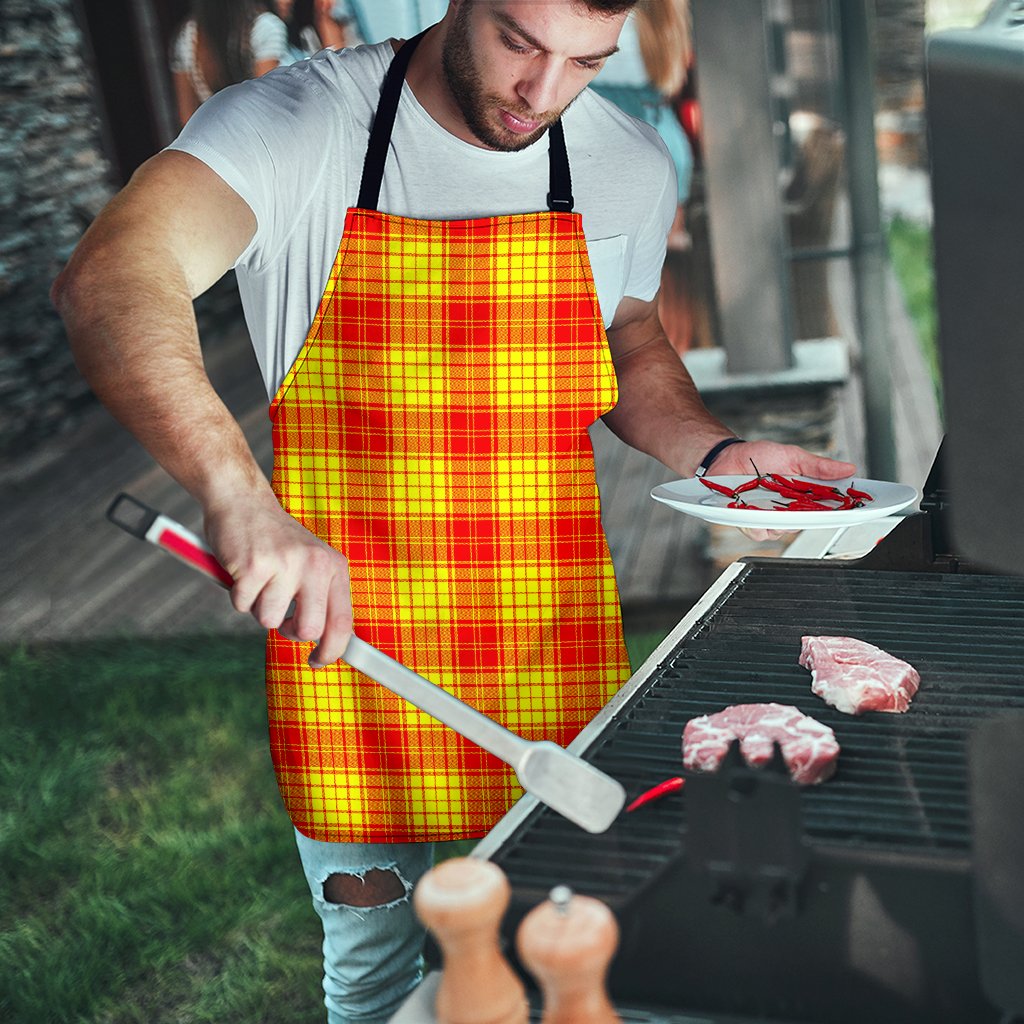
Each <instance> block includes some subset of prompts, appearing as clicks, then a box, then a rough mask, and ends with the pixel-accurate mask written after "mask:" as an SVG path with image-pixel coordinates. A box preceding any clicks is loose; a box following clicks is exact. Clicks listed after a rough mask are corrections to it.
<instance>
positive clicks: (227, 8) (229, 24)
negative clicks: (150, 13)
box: [171, 0, 288, 124]
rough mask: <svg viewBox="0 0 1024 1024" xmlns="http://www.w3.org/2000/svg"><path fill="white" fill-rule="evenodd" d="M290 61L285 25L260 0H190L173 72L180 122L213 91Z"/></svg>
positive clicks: (174, 54) (177, 39)
mask: <svg viewBox="0 0 1024 1024" xmlns="http://www.w3.org/2000/svg"><path fill="white" fill-rule="evenodd" d="M287 63H288V30H287V28H286V27H285V24H284V22H283V21H282V20H281V19H280V18H278V17H277V15H275V14H272V13H271V12H270V11H269V10H268V9H267V6H266V3H264V2H263V0H193V3H192V15H191V17H190V18H189V19H188V20H187V21H186V22H185V24H184V25H182V27H181V29H180V30H179V32H178V35H177V36H176V38H175V40H174V47H173V51H172V55H171V71H172V72H173V75H174V91H175V96H176V98H177V101H178V118H179V120H180V121H181V123H182V124H184V123H185V122H186V121H187V120H188V119H189V118H190V117H191V116H192V115H193V114H194V113H195V111H196V109H197V108H198V107H199V104H200V103H204V102H205V101H206V100H208V99H209V98H210V97H211V96H212V95H213V94H214V93H215V92H219V91H220V90H221V89H223V88H225V87H226V86H229V85H234V84H235V83H236V82H242V81H245V80H246V79H247V78H258V77H259V76H260V75H265V74H266V73H267V72H268V71H272V70H273V69H274V68H276V67H277V66H278V65H279V64H287Z"/></svg>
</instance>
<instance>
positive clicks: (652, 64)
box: [590, 0, 694, 353]
mask: <svg viewBox="0 0 1024 1024" xmlns="http://www.w3.org/2000/svg"><path fill="white" fill-rule="evenodd" d="M692 63H693V33H692V31H691V27H690V5H689V2H688V0H644V2H642V3H638V4H637V5H636V6H635V7H634V8H633V10H632V11H631V12H630V13H629V16H628V17H627V18H626V22H625V24H624V25H623V27H622V33H621V35H620V36H619V50H618V52H617V53H613V54H612V55H611V57H609V58H608V60H607V61H606V62H605V65H604V67H603V68H602V69H601V71H600V73H599V74H598V76H597V77H596V78H595V79H594V81H593V82H592V83H591V85H590V88H591V89H593V90H594V92H596V93H598V94H600V95H601V96H603V97H604V98H605V99H607V100H611V102H612V103H614V104H615V105H616V106H617V107H619V108H620V109H621V110H623V111H625V112H626V113H627V114H630V115H632V116H633V117H636V118H639V119H640V120H641V121H646V122H647V123H648V124H650V125H652V126H653V127H654V128H655V129H656V130H657V132H658V134H659V135H660V136H661V140H662V142H664V143H665V145H666V147H667V148H668V151H669V154H670V156H671V157H672V163H673V164H674V165H675V169H676V183H677V185H678V190H679V192H678V205H677V207H676V216H675V219H674V220H673V222H672V228H671V231H670V232H669V238H668V249H667V253H666V258H665V266H664V268H663V270H662V281H661V298H660V303H659V304H660V313H661V321H662V324H663V326H664V327H665V331H666V333H667V334H668V337H669V340H670V341H671V343H672V347H673V348H674V349H675V350H676V351H677V352H679V353H682V352H684V351H686V349H688V348H689V347H690V345H691V343H692V340H693V334H694V324H693V313H692V304H691V297H690V293H689V289H688V286H687V283H686V282H687V276H688V275H687V264H686V260H687V252H688V250H689V248H690V238H689V235H688V234H687V231H686V226H685V218H684V215H683V209H684V205H685V203H686V201H687V200H688V199H689V198H690V186H691V182H692V178H693V167H694V152H693V147H692V146H691V145H690V140H689V138H688V137H687V134H686V131H685V130H684V128H683V125H682V123H681V122H680V119H679V114H678V113H677V110H678V106H679V100H680V99H681V98H682V93H683V89H684V87H685V86H686V84H687V78H688V75H689V72H690V69H691V66H692Z"/></svg>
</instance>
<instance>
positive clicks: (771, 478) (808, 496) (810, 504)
mask: <svg viewBox="0 0 1024 1024" xmlns="http://www.w3.org/2000/svg"><path fill="white" fill-rule="evenodd" d="M754 471H755V472H756V473H757V476H754V477H751V478H750V479H749V480H744V481H743V483H741V484H737V485H736V486H735V487H726V486H725V485H724V484H720V483H717V482H716V481H714V480H709V479H708V478H707V477H703V476H702V477H700V478H699V479H700V482H701V483H702V484H703V485H704V486H705V487H708V488H710V489H711V490H712V491H716V492H718V493H719V494H724V495H725V496H726V497H727V498H731V499H732V500H731V501H730V502H729V505H728V508H752V509H758V510H759V511H761V512H779V511H787V512H835V511H837V510H838V509H848V508H860V507H861V506H863V505H864V504H865V503H866V502H868V501H872V500H873V499H872V497H871V495H870V494H868V493H867V492H866V491H858V490H857V489H856V488H854V487H847V488H846V490H845V491H844V490H842V489H841V488H839V487H833V486H831V485H830V484H822V483H817V482H816V481H814V480H801V479H800V478H799V477H788V476H782V475H781V474H779V473H761V472H759V471H758V469H757V467H756V466H755V467H754ZM758 489H761V490H765V491H771V492H773V493H775V494H777V495H778V496H779V498H780V499H785V500H784V501H773V502H772V505H771V507H765V506H764V505H754V504H752V503H751V502H749V501H747V500H746V499H745V498H743V497H741V495H743V494H746V493H747V492H748V491H754V490H758Z"/></svg>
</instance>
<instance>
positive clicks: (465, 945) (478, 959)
mask: <svg viewBox="0 0 1024 1024" xmlns="http://www.w3.org/2000/svg"><path fill="white" fill-rule="evenodd" d="M510 895H511V887H510V886H509V884H508V879H507V878H506V877H505V874H504V872H503V871H502V870H501V868H499V867H498V866H497V865H496V864H492V863H491V862H490V861H486V860H476V859H474V858H472V857H456V858H453V859H452V860H446V861H443V862H442V863H440V864H438V865H437V867H435V868H433V869H432V870H430V871H428V872H427V873H426V874H425V875H424V876H423V877H422V878H421V879H420V881H419V884H418V885H417V886H416V889H415V891H414V892H413V906H414V908H415V910H416V914H417V915H418V917H419V919H420V920H421V921H422V922H423V924H424V925H426V927H427V928H429V929H430V931H431V932H432V933H433V934H434V937H435V938H436V939H437V942H438V945H439V946H440V947H441V953H442V955H443V958H444V964H443V971H442V974H441V980H440V982H439V984H438V989H437V999H436V1003H435V1008H434V1013H435V1016H436V1018H437V1024H526V1022H527V1020H528V1019H529V1006H528V1004H527V1001H526V990H525V988H524V987H523V983H522V982H521V981H520V980H519V978H518V976H517V975H516V974H515V973H514V972H513V971H512V968H511V967H510V966H509V964H508V961H507V960H506V959H505V957H504V956H503V954H502V952H501V949H500V947H499V944H498V928H499V926H500V924H501V918H502V915H503V914H504V913H505V910H506V908H507V907H508V902H509V898H510Z"/></svg>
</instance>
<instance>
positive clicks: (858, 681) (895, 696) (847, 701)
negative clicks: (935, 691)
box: [800, 636, 921, 715]
mask: <svg viewBox="0 0 1024 1024" xmlns="http://www.w3.org/2000/svg"><path fill="white" fill-rule="evenodd" d="M800 664H801V665H803V667H804V668H809V669H810V670H811V690H812V692H814V693H816V694H817V695H818V696H819V697H821V698H822V699H823V700H824V701H825V702H826V703H828V704H831V705H832V707H834V708H835V709H836V710H837V711H842V712H843V713H844V714H847V715H860V714H863V713H864V712H865V711H895V712H898V711H906V710H907V708H908V707H910V699H911V698H912V697H913V696H914V694H915V693H917V687H918V685H919V684H920V682H921V677H920V676H919V675H918V674H917V670H916V669H915V668H914V667H913V666H912V665H908V664H907V663H906V662H905V661H900V659H899V658H894V657H893V656H892V655H891V654H886V653H885V651H882V650H879V649H878V648H877V647H873V646H872V645H871V644H866V643H864V641H863V640H854V639H853V638H852V637H848V636H805V637H802V638H801V641H800Z"/></svg>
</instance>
